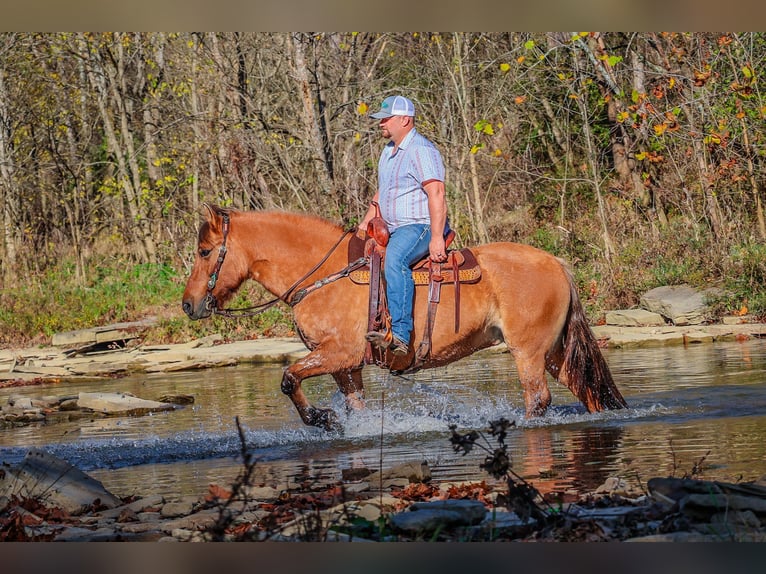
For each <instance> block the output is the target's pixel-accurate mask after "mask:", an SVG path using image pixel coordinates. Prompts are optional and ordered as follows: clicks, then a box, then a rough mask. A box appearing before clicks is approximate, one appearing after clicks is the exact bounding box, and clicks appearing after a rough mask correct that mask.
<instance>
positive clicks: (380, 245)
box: [348, 206, 481, 373]
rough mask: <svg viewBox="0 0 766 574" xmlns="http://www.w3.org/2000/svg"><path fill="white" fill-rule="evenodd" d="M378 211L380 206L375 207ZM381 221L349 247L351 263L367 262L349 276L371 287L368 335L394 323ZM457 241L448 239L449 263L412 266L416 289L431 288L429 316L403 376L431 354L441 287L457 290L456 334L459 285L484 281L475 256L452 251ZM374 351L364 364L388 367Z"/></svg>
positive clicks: (426, 260) (370, 350)
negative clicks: (387, 292)
mask: <svg viewBox="0 0 766 574" xmlns="http://www.w3.org/2000/svg"><path fill="white" fill-rule="evenodd" d="M376 207H377V206H376ZM380 222H382V219H378V218H375V219H374V220H373V222H372V223H371V224H370V225H369V226H368V229H367V232H368V236H367V237H366V238H364V239H363V238H361V237H359V235H353V236H352V237H351V240H350V241H349V244H348V260H349V263H351V262H354V261H358V260H360V258H363V259H366V261H367V262H366V264H365V265H363V266H362V267H357V268H355V269H354V270H353V271H351V272H350V273H349V278H350V279H351V280H352V281H353V282H354V283H357V284H361V285H367V284H369V285H370V301H369V308H368V331H385V330H389V331H390V329H391V320H390V315H389V312H388V304H387V301H386V296H385V284H384V278H383V276H382V262H383V258H384V257H385V246H386V244H387V243H388V231H387V230H386V229H385V226H384V224H381V223H380ZM452 239H454V232H451V233H450V235H449V236H448V237H447V240H446V244H447V247H448V251H447V261H446V262H445V263H433V262H432V261H431V260H430V258H429V257H428V255H426V256H425V257H423V259H421V260H420V261H418V262H417V263H416V264H415V265H413V266H412V277H413V279H414V281H415V286H416V287H417V286H423V285H428V291H429V296H428V315H427V316H426V326H425V332H424V334H423V339H422V341H421V342H420V344H419V345H418V348H417V350H416V352H415V356H414V358H413V360H412V362H411V364H410V366H409V367H408V368H407V369H405V370H403V371H400V372H403V373H411V372H414V371H417V370H418V369H420V367H421V366H422V365H423V363H424V362H425V359H426V358H427V357H428V355H429V353H430V352H431V334H432V332H433V327H434V321H435V318H436V307H437V305H438V304H439V299H440V293H441V286H442V284H444V283H451V284H454V289H455V332H456V333H457V332H458V330H459V328H460V285H461V284H462V283H476V282H478V281H479V280H480V279H481V269H480V267H479V263H478V262H477V260H476V257H475V256H474V254H473V252H472V251H471V250H470V249H467V248H464V249H460V250H452V249H449V244H450V242H451V241H452ZM377 351H378V352H377V357H375V354H376V353H375V350H374V349H373V347H372V345H371V344H370V343H368V344H367V349H366V351H365V356H364V360H365V363H366V364H371V363H376V364H378V365H385V364H386V362H385V360H384V352H385V351H383V350H380V349H378V350H377Z"/></svg>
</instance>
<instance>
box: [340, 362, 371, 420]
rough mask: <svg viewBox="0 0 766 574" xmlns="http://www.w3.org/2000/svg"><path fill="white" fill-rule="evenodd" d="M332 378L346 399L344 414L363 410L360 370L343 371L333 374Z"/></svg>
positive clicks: (362, 388)
mask: <svg viewBox="0 0 766 574" xmlns="http://www.w3.org/2000/svg"><path fill="white" fill-rule="evenodd" d="M332 377H333V378H334V379H335V382H336V383H337V384H338V388H339V389H340V391H341V392H342V393H343V396H344V397H346V412H350V411H360V410H363V409H364V408H365V406H366V405H365V402H364V384H363V383H362V369H352V370H344V371H340V372H338V373H333V375H332Z"/></svg>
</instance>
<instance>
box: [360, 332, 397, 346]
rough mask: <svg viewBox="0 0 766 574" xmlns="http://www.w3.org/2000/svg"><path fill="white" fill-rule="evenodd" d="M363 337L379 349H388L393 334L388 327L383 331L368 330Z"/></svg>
mask: <svg viewBox="0 0 766 574" xmlns="http://www.w3.org/2000/svg"><path fill="white" fill-rule="evenodd" d="M364 338H365V339H367V341H368V342H370V343H372V344H373V345H374V346H376V347H378V348H379V349H388V348H389V347H390V346H391V343H392V342H393V340H394V334H393V333H392V332H391V331H390V330H388V329H386V330H385V331H370V332H369V333H367V334H366V335H365V336H364Z"/></svg>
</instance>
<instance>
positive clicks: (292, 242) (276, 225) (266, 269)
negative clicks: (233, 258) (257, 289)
mask: <svg viewBox="0 0 766 574" xmlns="http://www.w3.org/2000/svg"><path fill="white" fill-rule="evenodd" d="M259 215H260V217H251V218H248V221H247V224H246V229H245V231H246V232H247V233H248V237H249V238H247V239H245V241H244V243H245V244H247V245H248V248H249V249H251V254H250V271H251V273H252V275H253V279H255V280H256V281H258V282H259V283H261V284H262V285H263V286H264V287H265V288H266V289H268V290H269V291H271V292H272V293H274V294H275V295H282V294H283V293H284V292H285V291H286V290H287V289H288V288H290V287H291V286H292V285H293V284H294V283H295V282H297V281H300V280H301V279H303V278H304V277H305V276H306V275H307V274H308V273H309V272H310V271H311V269H312V268H313V267H314V266H315V265H317V264H318V263H319V262H320V261H321V260H322V259H323V258H324V257H325V256H326V255H327V254H328V253H330V251H331V250H332V248H333V246H334V245H335V244H336V243H337V242H338V240H339V239H340V238H341V235H342V233H343V232H342V231H341V230H338V229H335V228H334V227H333V226H332V225H329V224H327V223H325V222H322V221H319V220H316V219H313V218H310V217H305V218H303V217H301V216H295V215H290V214H281V213H280V214H276V215H271V216H269V214H259ZM346 256H347V255H346V250H345V249H344V248H342V247H340V246H339V247H338V248H337V249H336V250H335V252H334V253H332V255H331V257H330V258H329V259H328V261H327V262H326V263H325V266H330V267H332V266H336V267H337V265H338V263H337V261H341V260H342V261H345V258H346ZM340 258H342V259H340ZM339 269H340V268H338V269H333V271H338V270H339ZM323 271H324V270H323V269H320V270H318V271H317V272H316V273H314V274H312V275H311V280H312V281H315V280H316V279H317V278H319V277H321V276H323V275H321V273H323ZM326 274H327V273H325V275H326Z"/></svg>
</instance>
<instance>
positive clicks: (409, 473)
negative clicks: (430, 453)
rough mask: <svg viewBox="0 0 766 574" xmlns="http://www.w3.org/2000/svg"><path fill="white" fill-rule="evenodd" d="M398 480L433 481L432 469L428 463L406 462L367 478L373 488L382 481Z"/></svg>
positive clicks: (377, 471) (376, 472)
mask: <svg viewBox="0 0 766 574" xmlns="http://www.w3.org/2000/svg"><path fill="white" fill-rule="evenodd" d="M397 478H404V479H407V481H408V482H428V481H429V480H431V468H430V467H429V466H428V462H427V461H423V462H405V463H402V464H398V465H396V466H393V467H391V468H387V469H383V472H382V473H381V471H379V470H376V471H375V472H373V473H371V474H370V475H369V476H367V482H369V483H370V485H371V486H372V487H376V486H379V485H380V481H381V479H382V480H383V481H384V488H385V481H386V480H392V479H397Z"/></svg>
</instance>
